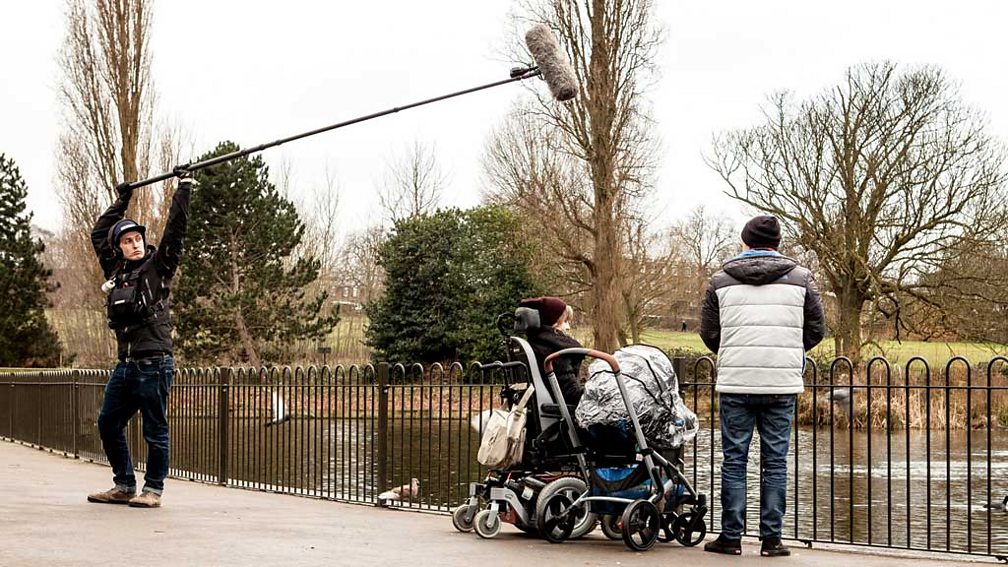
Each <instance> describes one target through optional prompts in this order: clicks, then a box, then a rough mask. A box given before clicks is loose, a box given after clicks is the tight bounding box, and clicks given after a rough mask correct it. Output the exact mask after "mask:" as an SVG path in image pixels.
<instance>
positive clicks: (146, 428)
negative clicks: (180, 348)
mask: <svg viewBox="0 0 1008 567" xmlns="http://www.w3.org/2000/svg"><path fill="white" fill-rule="evenodd" d="M174 374H175V360H174V359H173V358H172V357H171V355H166V356H164V357H157V358H152V359H146V360H140V361H130V362H120V363H119V364H117V365H116V367H115V369H114V370H113V371H112V376H111V377H110V378H109V381H108V384H107V385H106V386H105V400H104V402H103V403H102V408H101V412H99V413H98V433H99V434H100V435H101V440H102V447H103V448H104V449H105V456H107V457H108V460H109V464H110V465H112V472H113V473H115V477H114V480H115V484H116V487H117V488H120V489H124V490H136V477H135V476H134V475H133V461H132V460H131V459H130V453H129V445H127V443H126V433H125V429H126V424H127V423H129V420H130V418H132V417H133V416H134V415H136V412H137V411H138V410H139V411H140V417H141V418H142V421H143V436H144V440H146V441H147V474H146V475H144V490H149V491H151V492H156V493H158V494H161V492H162V491H163V490H164V479H165V477H166V476H167V475H168V451H169V441H168V417H167V415H166V411H167V406H168V390H169V389H171V384H172V378H173V376H174Z"/></svg>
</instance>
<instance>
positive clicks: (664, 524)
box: [658, 512, 679, 543]
mask: <svg viewBox="0 0 1008 567" xmlns="http://www.w3.org/2000/svg"><path fill="white" fill-rule="evenodd" d="M677 519H679V515H678V514H676V513H675V512H668V513H666V514H662V521H661V532H660V533H659V534H658V541H660V542H662V543H668V542H670V541H672V540H674V539H675V538H676V537H675V529H673V526H675V521H676V520H677Z"/></svg>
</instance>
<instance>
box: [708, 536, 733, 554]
mask: <svg viewBox="0 0 1008 567" xmlns="http://www.w3.org/2000/svg"><path fill="white" fill-rule="evenodd" d="M703 550H704V551H709V552H711V553H723V554H724V555H742V540H741V539H728V538H726V537H725V536H724V535H719V536H718V537H717V539H716V540H714V541H709V542H707V543H705V544H704V546H703Z"/></svg>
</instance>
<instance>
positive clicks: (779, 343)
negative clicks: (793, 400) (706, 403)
mask: <svg viewBox="0 0 1008 567" xmlns="http://www.w3.org/2000/svg"><path fill="white" fill-rule="evenodd" d="M824 333H825V317H824V314H823V306H822V300H821V299H820V297H819V291H818V290H817V289H816V286H815V282H814V281H813V278H812V273H811V272H810V271H809V270H807V269H806V268H803V267H801V266H799V265H798V263H797V262H795V261H794V260H792V259H791V258H788V257H786V256H781V255H780V254H777V253H775V252H763V251H753V252H749V253H745V254H743V255H740V256H737V257H735V258H733V259H732V260H729V261H728V262H726V263H725V264H724V266H722V269H721V270H720V271H718V272H717V273H716V274H714V276H713V277H712V278H711V282H710V286H709V287H708V288H707V294H706V296H705V298H704V305H703V312H702V314H701V319H700V337H701V338H702V339H703V341H704V344H706V345H707V348H709V349H711V350H712V351H714V352H715V353H717V355H718V360H717V370H718V376H717V386H716V390H717V391H718V392H723V393H731V394H796V393H800V392H801V391H802V390H803V389H804V383H803V381H802V370H803V369H804V367H805V351H807V350H809V349H811V348H812V347H814V346H815V345H817V344H819V341H821V340H822V338H823V335H824Z"/></svg>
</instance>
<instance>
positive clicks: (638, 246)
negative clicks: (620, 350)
mask: <svg viewBox="0 0 1008 567" xmlns="http://www.w3.org/2000/svg"><path fill="white" fill-rule="evenodd" d="M661 241H662V239H661V235H660V234H659V233H656V232H653V231H649V230H648V226H647V225H646V224H645V223H638V224H637V225H636V226H635V228H634V230H633V231H632V232H631V233H630V234H629V236H628V238H627V241H626V244H625V249H626V256H625V257H624V259H623V269H622V272H621V274H620V277H621V279H622V281H623V286H622V297H623V309H624V312H625V314H626V325H625V328H624V329H621V331H620V335H621V336H620V343H623V344H626V343H627V342H628V340H627V339H628V337H627V336H626V331H629V333H630V337H629V339H630V341H631V342H634V343H639V342H641V332H642V331H643V330H644V329H645V328H647V327H648V326H651V323H652V318H653V317H654V316H656V315H658V314H659V313H660V311H661V307H662V305H664V304H667V303H668V302H669V300H670V299H671V297H672V294H673V292H674V291H675V289H676V288H677V283H678V282H677V281H676V277H675V275H676V270H675V268H676V266H677V265H679V264H681V262H682V256H681V251H680V249H679V248H678V247H676V246H671V245H670V244H671V243H669V242H667V241H666V242H665V244H664V245H662V242H661Z"/></svg>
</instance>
